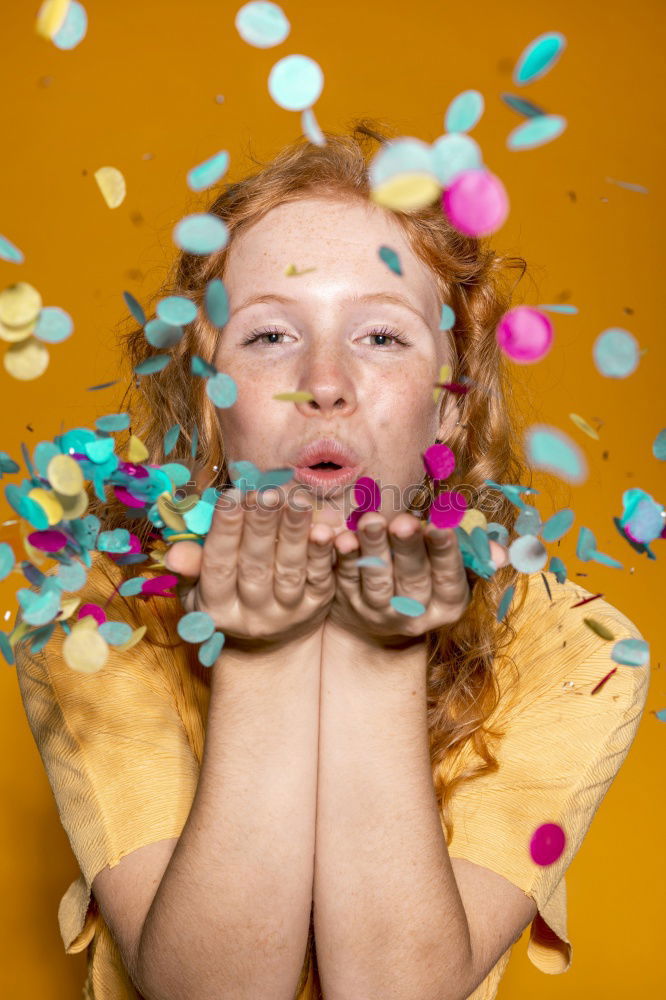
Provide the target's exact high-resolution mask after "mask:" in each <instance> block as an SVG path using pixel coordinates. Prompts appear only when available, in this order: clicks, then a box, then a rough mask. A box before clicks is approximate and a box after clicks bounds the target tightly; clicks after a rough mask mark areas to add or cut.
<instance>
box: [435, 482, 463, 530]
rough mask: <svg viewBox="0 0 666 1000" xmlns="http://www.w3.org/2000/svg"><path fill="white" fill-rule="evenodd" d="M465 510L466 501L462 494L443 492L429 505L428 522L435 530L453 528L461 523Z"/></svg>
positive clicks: (450, 491)
mask: <svg viewBox="0 0 666 1000" xmlns="http://www.w3.org/2000/svg"><path fill="white" fill-rule="evenodd" d="M466 510H467V499H466V497H465V495H464V494H463V493H458V492H457V490H444V492H443V493H440V494H439V495H438V496H436V497H435V499H434V500H433V502H432V504H431V505H430V510H429V511H428V520H429V521H430V522H431V524H434V525H435V527H436V528H455V526H456V525H457V524H460V522H461V521H462V519H463V517H464V516H465V511H466Z"/></svg>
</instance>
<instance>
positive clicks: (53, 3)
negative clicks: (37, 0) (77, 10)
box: [35, 0, 70, 41]
mask: <svg viewBox="0 0 666 1000" xmlns="http://www.w3.org/2000/svg"><path fill="white" fill-rule="evenodd" d="M69 3H70V0H45V2H44V3H43V4H42V6H41V7H40V8H39V13H38V14H37V22H36V24H35V30H36V31H37V34H38V35H41V36H42V38H46V39H48V40H49V41H50V40H51V39H52V38H53V36H54V35H56V34H57V33H58V31H59V30H60V28H62V26H63V24H64V21H65V18H66V17H67V11H68V9H69Z"/></svg>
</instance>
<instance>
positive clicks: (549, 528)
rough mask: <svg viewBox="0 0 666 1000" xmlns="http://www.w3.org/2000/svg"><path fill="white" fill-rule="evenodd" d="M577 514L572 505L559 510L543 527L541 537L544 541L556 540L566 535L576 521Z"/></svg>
mask: <svg viewBox="0 0 666 1000" xmlns="http://www.w3.org/2000/svg"><path fill="white" fill-rule="evenodd" d="M575 519H576V515H575V514H574V512H573V510H571V508H570V507H565V508H564V509H563V510H558V511H557V512H556V513H555V514H553V515H552V517H549V518H548V520H547V521H546V523H545V524H544V525H543V527H542V529H541V537H542V538H543V540H544V542H556V541H557V540H558V539H559V538H562V537H563V536H564V535H566V533H567V531H569V529H570V528H571V525H572V524H573V523H574V520H575Z"/></svg>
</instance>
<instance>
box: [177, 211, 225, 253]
mask: <svg viewBox="0 0 666 1000" xmlns="http://www.w3.org/2000/svg"><path fill="white" fill-rule="evenodd" d="M173 238H174V242H175V244H176V246H179V247H180V248H181V250H186V251H187V252H188V253H194V254H198V255H200V256H204V255H206V254H209V253H214V252H215V251H216V250H221V249H222V247H224V246H226V245H227V241H228V239H229V230H228V229H227V226H226V225H225V223H224V222H223V221H222V219H218V217H217V216H216V215H210V213H208V212H199V213H196V214H194V215H186V216H185V218H184V219H181V220H180V222H178V223H176V226H175V228H174V231H173Z"/></svg>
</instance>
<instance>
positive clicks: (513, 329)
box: [496, 306, 553, 364]
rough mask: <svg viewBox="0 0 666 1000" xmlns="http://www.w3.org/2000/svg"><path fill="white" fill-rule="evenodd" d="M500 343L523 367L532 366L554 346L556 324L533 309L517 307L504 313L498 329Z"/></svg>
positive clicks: (508, 354)
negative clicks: (554, 327)
mask: <svg viewBox="0 0 666 1000" xmlns="http://www.w3.org/2000/svg"><path fill="white" fill-rule="evenodd" d="M496 336H497V343H498V344H499V346H500V347H501V349H502V350H503V351H504V353H505V354H506V355H507V356H508V357H509V358H511V360H512V361H517V362H519V363H520V364H531V363H532V362H534V361H541V359H542V358H543V357H544V356H545V355H546V354H547V353H548V351H549V350H550V348H551V346H552V343H553V324H552V323H551V321H550V319H549V318H548V316H546V314H545V313H542V312H539V310H538V309H533V308H532V307H531V306H516V307H515V309H509V311H508V312H506V313H504V315H503V316H502V318H501V320H500V321H499V323H498V325H497V331H496Z"/></svg>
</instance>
